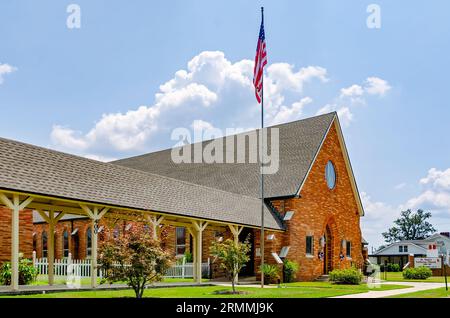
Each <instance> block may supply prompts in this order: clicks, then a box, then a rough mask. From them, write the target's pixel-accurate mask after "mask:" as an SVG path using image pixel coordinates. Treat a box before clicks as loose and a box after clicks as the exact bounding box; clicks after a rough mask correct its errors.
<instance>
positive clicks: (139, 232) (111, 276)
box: [98, 223, 172, 298]
mask: <svg viewBox="0 0 450 318" xmlns="http://www.w3.org/2000/svg"><path fill="white" fill-rule="evenodd" d="M106 232H107V233H105V234H104V237H105V239H104V242H103V243H102V245H101V247H100V248H99V258H98V263H99V267H100V269H102V270H103V272H104V280H106V281H107V282H109V283H114V282H126V283H127V284H128V286H130V287H131V288H133V290H134V292H135V294H136V298H142V295H143V293H144V289H145V286H146V285H147V284H150V283H153V282H157V281H161V280H162V279H163V277H164V274H165V273H166V272H167V270H168V269H169V267H170V265H171V263H172V257H171V256H170V255H169V254H168V253H167V252H166V251H164V250H163V249H162V248H161V247H160V243H159V241H157V240H154V239H153V238H152V235H151V233H149V231H148V229H146V228H145V227H144V226H143V225H142V224H140V223H135V224H134V225H133V226H132V227H131V228H129V229H128V230H126V231H124V232H123V233H121V234H120V235H113V233H112V231H111V230H110V229H108V230H106Z"/></svg>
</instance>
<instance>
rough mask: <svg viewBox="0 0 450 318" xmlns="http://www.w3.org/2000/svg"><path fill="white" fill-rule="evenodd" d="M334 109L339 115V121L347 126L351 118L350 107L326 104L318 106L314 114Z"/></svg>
mask: <svg viewBox="0 0 450 318" xmlns="http://www.w3.org/2000/svg"><path fill="white" fill-rule="evenodd" d="M333 111H336V112H337V114H338V116H339V122H340V123H341V124H342V125H343V126H344V127H348V126H349V125H350V123H351V122H352V120H353V114H352V112H351V111H350V109H349V108H348V107H346V106H338V105H337V104H326V105H325V106H323V107H322V108H320V109H319V110H318V111H317V113H316V115H322V114H326V113H329V112H333Z"/></svg>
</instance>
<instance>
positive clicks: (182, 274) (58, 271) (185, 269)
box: [33, 252, 210, 278]
mask: <svg viewBox="0 0 450 318" xmlns="http://www.w3.org/2000/svg"><path fill="white" fill-rule="evenodd" d="M33 264H34V266H35V267H36V269H37V271H38V274H39V275H48V267H49V266H48V259H47V258H46V257H43V258H36V254H35V252H33ZM53 271H54V275H55V276H68V274H69V275H74V276H77V277H91V260H90V259H72V257H71V254H70V253H69V257H67V258H64V259H55V260H54V261H53ZM193 271H194V264H193V263H186V262H185V260H184V258H183V260H182V263H181V264H176V265H173V266H172V267H170V268H169V270H168V271H167V273H166V275H165V276H164V277H166V278H193V277H194V275H193ZM209 275H210V260H209V258H208V261H207V262H206V263H202V276H203V277H209ZM97 277H99V278H103V271H102V270H100V269H99V270H98V271H97Z"/></svg>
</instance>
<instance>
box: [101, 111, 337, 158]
mask: <svg viewBox="0 0 450 318" xmlns="http://www.w3.org/2000/svg"><path fill="white" fill-rule="evenodd" d="M330 115H333V118H334V115H337V112H336V111H332V112H329V113H325V114H320V115H317V116H311V117H306V118H302V119H298V120H294V121H290V122H287V123H281V124H276V125H272V126H267V127H264V128H274V127H282V126H287V125H291V124H295V123H299V122H303V121H308V120H312V119H317V118H320V117H325V116H330ZM259 130H261V128H255V129H251V130H247V131H243V132H240V133H235V134H231V135H226V136H221V137H217V138H212V139H207V140H201V141H197V142H193V143H189V144H188V145H197V144H200V143H201V144H203V143H206V142H210V141H213V140H217V139H221V138H226V137H231V136H233V137H235V136H238V135H242V134H248V133H250V132H252V131H259ZM178 147H182V146H178ZM173 148H174V147H172V148H164V149H160V150H156V151H151V152H146V153H143V154H140V155H136V156H131V157H125V158H121V159H117V160H113V161H109V162H110V163H116V162H120V161H122V160H128V159H133V158H139V157H144V156H148V155H152V154H157V153H160V152H165V151H168V150H171V149H173Z"/></svg>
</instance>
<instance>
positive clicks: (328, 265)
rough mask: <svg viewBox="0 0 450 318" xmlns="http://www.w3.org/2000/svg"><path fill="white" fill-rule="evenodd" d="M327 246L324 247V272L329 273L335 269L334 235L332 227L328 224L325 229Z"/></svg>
mask: <svg viewBox="0 0 450 318" xmlns="http://www.w3.org/2000/svg"><path fill="white" fill-rule="evenodd" d="M324 238H325V246H324V248H323V254H324V260H323V273H324V275H328V273H329V272H331V271H332V270H333V236H332V235H331V230H330V227H329V226H328V225H327V228H326V231H325V235H324Z"/></svg>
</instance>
